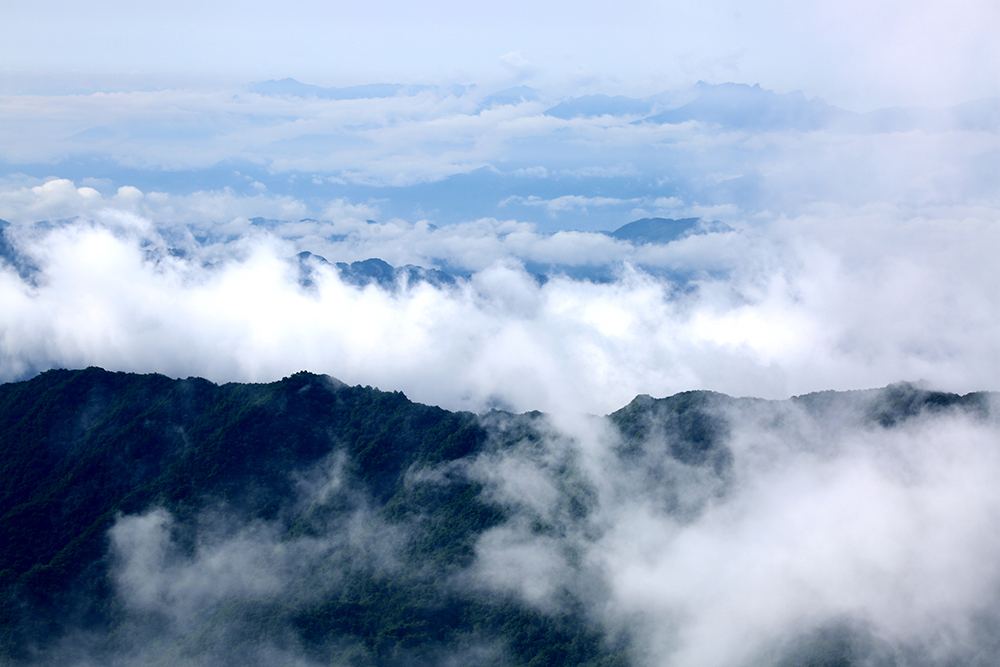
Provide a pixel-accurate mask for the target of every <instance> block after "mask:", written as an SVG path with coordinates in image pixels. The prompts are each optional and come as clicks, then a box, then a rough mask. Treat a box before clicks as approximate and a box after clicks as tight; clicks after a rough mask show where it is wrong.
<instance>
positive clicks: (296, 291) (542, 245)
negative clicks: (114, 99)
mask: <svg viewBox="0 0 1000 667" xmlns="http://www.w3.org/2000/svg"><path fill="white" fill-rule="evenodd" d="M46 188H48V189H50V190H53V191H55V190H58V191H59V192H60V196H62V195H66V196H67V197H70V198H76V199H78V200H84V201H85V200H86V198H87V197H88V196H91V195H88V194H87V193H86V188H74V187H72V184H67V183H60V182H50V183H48V184H46V185H45V186H42V188H41V189H42V191H43V194H44V193H45V192H46ZM81 191H83V193H82V194H81ZM32 194H34V191H32ZM130 196H131V193H130V192H129V191H127V190H126V191H124V192H119V194H118V195H116V201H117V200H123V199H128V198H129V197H130ZM147 198H148V197H147ZM175 204H183V202H176V201H175V200H172V199H170V198H167V199H165V200H164V202H162V203H161V205H164V206H173V205H175ZM330 211H331V213H333V214H335V215H339V216H340V217H337V218H334V219H331V220H329V221H324V222H320V221H310V220H307V221H303V222H298V223H267V222H265V221H259V220H258V221H256V222H251V221H248V220H247V219H245V218H235V219H233V220H232V221H230V222H229V223H226V224H224V225H212V224H201V225H199V224H182V223H175V224H154V223H153V222H151V221H150V219H148V218H146V217H143V216H142V215H137V214H135V213H126V212H124V211H121V210H113V209H103V210H97V211H96V212H95V213H94V215H92V216H89V217H84V218H76V219H73V220H70V221H67V222H64V223H59V224H55V225H12V226H10V227H8V228H7V229H6V231H5V236H6V237H7V238H8V239H10V240H11V244H12V245H11V247H12V248H13V249H14V250H13V251H12V252H13V253H14V254H12V255H11V257H12V258H13V264H12V263H10V262H7V263H5V265H4V269H3V271H2V274H0V305H2V309H3V311H4V313H5V317H4V319H3V321H2V325H0V326H2V329H0V341H2V346H3V347H2V357H0V372H2V375H3V377H4V378H5V379H8V380H10V379H17V378H20V377H24V376H25V375H26V374H30V373H33V372H35V371H37V370H40V369H44V368H48V367H52V366H68V367H80V366H86V365H91V364H94V365H100V366H103V367H106V368H111V369H116V370H133V371H143V372H146V371H158V372H163V373H166V374H168V375H172V376H188V375H200V376H205V377H208V378H209V379H212V380H215V381H229V380H244V381H245V380H250V381H260V380H272V379H276V378H280V377H282V376H284V375H288V374H290V373H292V372H295V371H297V370H302V369H309V370H311V371H315V372H324V373H328V374H330V375H333V376H335V377H338V378H340V379H342V380H344V381H346V382H348V383H362V384H375V385H378V386H381V387H383V388H387V389H388V388H392V389H401V390H403V391H405V392H406V393H407V394H408V395H410V396H411V397H412V398H414V399H415V400H419V401H422V402H429V403H434V404H440V405H443V406H446V407H449V408H471V409H475V410H479V409H482V408H484V407H486V406H489V405H503V406H509V407H513V408H515V409H517V410H528V409H543V410H569V411H582V412H592V413H604V412H608V411H610V410H613V409H616V408H617V407H619V406H621V405H623V404H624V403H626V402H627V401H629V400H630V399H631V398H632V397H633V396H635V395H636V394H639V393H648V394H652V395H658V396H662V395H667V394H670V393H674V392H676V391H682V390H687V389H695V388H707V389H713V390H718V391H723V392H726V393H730V394H733V395H756V396H764V397H772V398H777V397H786V396H788V395H791V394H798V393H803V392H807V391H815V390H821V389H829V388H836V389H846V388H861V387H869V386H879V385H885V384H888V383H890V382H893V381H898V380H901V379H909V380H924V381H927V382H929V383H931V385H933V386H936V387H940V388H944V389H952V390H961V391H971V390H977V389H996V388H998V387H997V383H996V379H995V377H994V376H993V375H994V374H993V373H992V370H991V369H993V368H995V367H996V363H997V362H998V361H1000V346H998V344H997V341H998V340H1000V336H998V333H1000V330H998V329H1000V308H998V304H1000V293H998V291H997V290H998V289H1000V288H998V287H997V285H1000V275H998V269H997V266H996V263H995V262H994V261H992V255H991V251H990V249H991V248H993V247H996V244H997V243H998V242H1000V239H998V238H997V235H998V233H1000V232H998V230H997V227H996V224H995V220H996V213H995V211H993V210H992V209H989V208H976V207H957V206H952V207H933V208H932V207H925V208H921V209H910V210H906V209H901V208H899V207H887V206H879V207H859V208H847V207H830V206H827V207H815V210H813V211H811V212H810V213H809V214H806V215H802V216H798V217H794V218H789V217H785V216H776V217H772V218H770V219H762V218H757V219H754V220H745V221H743V222H737V223H735V226H734V227H732V228H720V229H723V231H712V232H711V233H699V234H694V235H690V236H686V237H683V238H681V239H679V240H676V241H674V242H672V243H669V244H665V245H664V244H660V245H657V244H653V245H642V246H639V247H634V246H633V245H631V244H629V243H627V242H624V241H618V240H615V239H613V238H611V237H608V236H605V235H602V234H592V233H583V232H558V233H555V234H543V233H539V232H538V231H536V229H535V228H534V227H533V226H532V225H530V224H526V223H517V222H513V221H507V222H504V221H497V220H492V219H484V220H480V221H476V222H470V223H466V224H463V225H455V226H447V227H442V228H434V227H432V226H429V225H427V224H426V223H416V224H412V223H407V222H405V221H401V220H394V221H390V222H386V223H369V222H365V221H364V220H360V219H358V218H357V217H349V216H351V215H352V214H362V215H363V214H365V212H366V211H365V209H364V208H363V207H361V208H359V207H355V206H353V205H351V204H349V203H347V202H340V203H338V204H336V205H335V206H333V207H332V208H331V209H330ZM305 250H308V251H310V252H313V253H315V254H318V255H321V256H323V257H325V258H326V259H327V260H329V261H330V262H351V261H357V260H362V259H367V258H369V257H380V258H382V259H384V260H386V261H387V262H389V263H390V264H393V265H395V266H402V265H405V264H413V265H419V266H425V267H428V268H443V269H446V270H448V271H451V272H453V273H455V274H456V275H458V276H459V277H460V278H459V280H458V282H457V283H456V284H454V285H441V286H435V285H432V284H429V283H422V282H417V283H412V284H403V285H399V286H398V288H397V289H395V290H390V289H384V288H381V287H378V286H376V285H370V286H367V287H364V288H359V287H357V286H355V285H353V284H350V283H349V282H344V281H343V280H342V279H341V277H340V275H339V274H338V273H337V271H336V270H335V267H333V266H331V265H327V264H322V263H320V262H318V260H300V259H299V258H298V257H297V256H296V254H297V253H299V252H301V251H305ZM302 261H305V262H306V264H305V265H302ZM18 266H20V267H21V269H18V268H17V267H18ZM23 267H34V270H35V273H34V274H32V275H28V274H26V273H25V272H24V268H23ZM305 269H308V271H309V272H310V276H311V280H312V285H310V286H303V284H302V282H301V278H302V275H303V274H302V271H303V270H305ZM19 271H20V273H19ZM540 276H542V277H540Z"/></svg>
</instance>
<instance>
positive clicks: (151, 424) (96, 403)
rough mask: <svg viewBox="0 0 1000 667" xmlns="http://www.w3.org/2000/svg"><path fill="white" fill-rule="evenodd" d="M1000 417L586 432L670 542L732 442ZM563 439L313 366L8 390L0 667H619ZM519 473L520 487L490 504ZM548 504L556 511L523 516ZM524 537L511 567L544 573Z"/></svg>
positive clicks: (57, 381)
mask: <svg viewBox="0 0 1000 667" xmlns="http://www.w3.org/2000/svg"><path fill="white" fill-rule="evenodd" d="M992 400H993V399H992V397H991V396H989V395H987V394H969V395H966V396H958V395H954V394H945V393H939V392H930V391H925V390H922V389H919V388H917V387H915V386H913V385H908V384H900V385H893V386H891V387H888V388H885V389H881V390H871V391H864V392H846V393H844V392H841V393H837V392H823V393H820V394H809V395H806V396H801V397H797V398H794V399H790V400H788V401H763V400H759V399H737V398H731V397H729V396H725V395H723V394H716V393H712V392H705V391H693V392H685V393H681V394H677V395H674V396H671V397H667V398H663V399H654V398H651V397H649V396H639V397H636V399H635V400H633V401H632V402H631V403H629V405H627V406H625V407H624V408H622V409H620V410H618V411H616V412H614V413H612V414H610V415H608V416H607V417H605V418H601V419H600V420H599V421H600V422H601V423H603V424H604V425H605V426H606V427H607V428H608V429H610V430H609V431H608V433H609V434H615V435H614V438H613V439H612V440H611V441H610V442H612V443H613V446H612V447H611V449H610V450H609V455H610V458H609V459H608V460H607V461H605V463H604V467H605V468H608V467H609V466H610V469H613V471H614V473H613V474H615V475H620V476H622V483H624V484H625V486H624V487H622V489H623V491H624V490H626V489H627V493H628V494H629V495H630V496H633V497H636V498H646V501H644V502H649V503H653V504H654V505H655V506H656V507H658V508H660V509H659V510H658V511H662V512H665V513H666V514H667V515H668V516H673V517H675V520H676V522H678V523H677V525H678V526H683V525H685V524H686V523H689V522H691V521H694V520H696V519H697V517H699V516H701V515H702V514H703V513H705V512H707V511H709V510H710V509H711V508H712V507H713V506H714V505H715V504H717V503H718V502H721V500H720V499H725V498H726V497H727V496H728V495H729V494H731V492H732V491H733V490H734V489H737V488H739V485H740V484H741V481H740V477H739V475H740V473H739V466H737V465H736V461H737V458H736V457H737V453H736V450H734V449H733V447H732V442H733V439H734V438H735V437H736V436H735V433H736V431H737V430H738V429H740V428H743V425H745V424H753V425H754V426H753V428H754V429H756V430H754V431H753V432H754V433H759V434H772V435H771V436H770V437H776V434H779V433H781V429H782V428H785V426H783V425H787V424H789V423H800V422H801V423H803V424H805V426H804V428H805V429H806V430H805V431H803V432H809V430H810V429H812V430H815V428H817V426H818V425H825V426H823V428H825V429H827V431H826V432H828V433H833V432H834V431H835V429H843V428H855V427H856V428H858V429H860V431H859V432H862V433H867V434H869V435H868V436H866V437H869V438H870V437H872V435H871V434H873V433H875V432H877V431H885V430H892V429H898V428H901V427H904V428H905V427H906V425H907V424H911V423H913V424H919V423H921V422H920V420H925V421H926V420H927V419H933V418H935V416H936V415H946V414H953V413H955V412H956V411H957V412H958V413H961V414H964V415H967V418H968V419H970V420H973V421H975V420H980V421H981V420H984V419H988V418H990V417H989V415H990V409H991V408H990V406H991V401H992ZM803 420H805V421H803ZM810 424H811V425H810ZM831 429H833V430H831ZM609 437H610V436H609ZM759 437H765V436H764V435H761V436H759ZM574 442H575V441H574V436H569V435H564V434H560V433H559V432H558V430H557V429H555V428H554V427H553V425H552V424H551V423H550V422H549V420H548V419H547V418H546V416H545V415H542V414H540V413H525V414H520V415H515V414H510V413H506V412H498V411H493V412H489V413H486V414H482V415H473V414H470V413H454V412H449V411H446V410H443V409H440V408H436V407H431V406H426V405H420V404H417V403H413V402H411V401H410V400H408V399H407V398H406V397H405V396H404V395H402V394H401V393H399V392H385V391H380V390H378V389H373V388H371V387H361V386H355V387H351V386H347V385H345V384H343V383H341V382H339V381H337V380H335V379H333V378H330V377H328V376H321V375H314V374H311V373H306V372H301V373H296V374H295V375H292V376H290V377H287V378H284V379H283V380H281V381H278V382H272V383H269V384H225V385H216V384H213V383H211V382H208V381H206V380H202V379H198V378H188V379H185V380H174V379H169V378H167V377H164V376H161V375H135V374H126V373H112V372H107V371H104V370H101V369H98V368H88V369H85V370H75V371H71V370H51V371H47V372H44V373H42V374H40V375H38V376H36V377H35V378H33V379H31V380H28V381H24V382H19V383H11V384H5V385H0V452H2V453H3V456H2V458H0V476H2V484H0V602H2V606H0V661H2V662H3V664H5V665H11V666H18V665H57V664H58V665H84V664H88V665H89V664H109V665H111V664H114V665H158V664H171V665H175V664H181V665H201V664H220V665H274V664H289V665H291V664H349V665H401V664H405V665H440V664H462V665H477V664H482V665H486V664H491V665H492V664H504V665H603V666H611V665H627V664H632V663H631V660H632V658H633V657H634V654H633V652H632V648H631V647H632V642H633V640H634V638H635V637H634V634H633V633H634V632H639V631H641V627H642V626H635V627H634V628H622V627H617V626H616V625H615V624H613V623H612V624H610V625H607V626H605V625H603V624H602V623H601V622H600V619H601V616H600V613H599V612H598V609H599V608H600V604H601V603H597V602H594V601H593V600H592V598H593V597H594V596H597V598H596V599H598V600H600V599H601V598H600V590H601V587H602V586H605V585H607V583H606V582H605V583H602V582H601V581H600V580H597V579H594V577H595V576H598V575H597V574H595V573H594V572H592V571H589V570H587V569H586V567H587V563H586V559H583V558H582V556H581V555H580V553H577V552H576V551H574V550H579V549H580V548H581V547H582V545H584V544H586V543H587V540H597V539H599V537H600V534H601V531H606V530H607V529H608V528H607V527H603V528H602V527H601V526H602V525H603V524H602V519H601V516H602V511H601V508H599V507H598V497H599V493H600V491H599V487H598V486H596V480H594V479H593V478H592V477H591V476H589V475H590V473H588V472H587V467H586V466H585V465H584V464H583V462H582V461H581V460H580V459H579V458H578V457H577V456H576V455H575V454H573V451H574ZM819 454H820V455H823V456H829V453H828V452H827V453H825V454H824V453H823V452H819ZM529 464H530V465H529ZM532 465H538V466H542V467H541V468H539V470H548V471H549V473H547V474H551V475H552V478H551V479H552V482H553V484H554V486H553V487H552V489H551V491H546V490H545V489H546V488H547V487H545V486H544V485H542V486H538V484H539V480H537V479H535V478H533V477H532V476H531V474H528V471H530V469H531V466H532ZM511 466H514V468H513V469H518V468H517V466H521V467H522V468H524V470H525V473H524V474H523V475H520V476H516V477H513V478H511V482H512V483H514V482H516V483H517V484H520V485H521V486H519V487H517V489H518V490H517V492H516V493H514V494H513V495H504V493H502V492H501V487H498V486H496V482H495V479H496V475H501V474H503V471H504V470H508V469H510V467H511ZM609 479H611V478H609ZM491 480H494V481H491ZM532 480H534V481H532ZM697 480H701V481H698V482H697V484H698V486H692V484H693V483H694V482H695V481H697ZM538 493H543V495H544V494H547V493H551V494H552V495H551V498H550V499H549V500H547V501H546V506H548V507H550V510H549V511H548V512H549V513H548V514H546V515H539V514H534V513H532V511H531V510H530V509H527V508H529V507H530V505H526V504H525V503H526V502H528V500H529V499H530V497H531V495H532V494H538ZM604 510H605V511H606V510H607V508H604ZM522 529H523V530H524V531H526V532H525V533H524V535H525V536H531V538H532V539H537V540H541V542H540V543H541V544H551V545H553V546H556V545H560V544H561V545H562V546H559V547H558V548H559V549H564V550H566V551H565V554H564V555H565V558H566V559H567V560H566V562H567V563H568V564H569V565H568V567H569V568H570V571H568V572H567V573H566V574H565V575H564V576H565V577H567V578H565V579H560V581H563V583H562V584H560V585H559V586H556V587H555V588H552V589H551V590H549V589H545V588H544V586H543V587H542V588H537V587H538V586H540V585H541V584H540V583H537V584H533V586H534V588H529V589H528V591H529V593H530V591H534V590H536V589H537V590H540V591H547V592H545V593H544V596H542V597H537V595H541V594H540V593H530V594H526V595H527V596H526V595H521V594H517V593H516V592H515V590H513V589H509V588H505V587H504V586H503V585H499V584H498V583H497V582H503V581H506V580H507V579H509V578H510V577H517V576H528V578H529V579H528V580H529V581H536V578H537V577H542V576H543V575H544V573H545V572H547V570H546V569H545V568H546V567H547V566H546V565H545V563H546V562H547V561H546V560H545V558H543V554H541V553H539V554H537V555H533V556H531V559H540V560H537V565H538V567H539V568H540V569H539V570H538V571H537V572H532V571H530V569H529V571H527V572H522V573H521V574H518V570H517V569H516V568H515V569H513V570H512V569H511V567H513V566H512V565H507V564H506V561H504V560H503V559H501V560H500V561H496V562H494V561H491V560H490V558H489V555H488V554H489V548H490V547H489V545H495V543H496V541H497V540H499V539H505V538H503V536H504V535H512V534H514V533H516V531H518V530H522ZM511 531H514V532H513V533H512V532H511ZM573 535H576V536H577V537H574V538H572V539H570V537H571V536H573ZM588 535H589V537H587V536H588ZM524 539H527V538H526V537H522V538H517V539H515V540H514V541H513V542H511V544H510V545H508V548H510V549H514V551H512V552H501V553H514V554H522V555H525V554H527V555H530V554H533V553H534V552H533V551H531V549H532V548H534V547H531V546H530V545H529V544H528V543H526V542H523V540H524ZM578 539H583V540H584V542H582V543H578V542H576V541H575V540H578ZM518 540H522V541H518ZM573 545H576V546H573ZM574 553H576V555H574ZM529 562H532V561H531V560H530V559H529ZM574 563H575V565H574ZM491 568H493V569H491ZM574 568H576V569H574ZM574 572H577V574H573V573H574ZM497 577H499V579H497ZM539 581H540V580H539ZM574 582H576V583H574ZM532 595H535V596H536V597H532ZM595 605H597V606H595ZM837 623H840V622H839V621H838V622H837ZM845 627H846V628H848V629H844V628H845ZM831 633H832V634H831ZM873 636H874V635H872V634H871V632H870V631H868V630H865V629H864V626H858V627H854V626H844V625H843V624H842V623H841V624H839V625H838V624H836V623H835V624H834V625H833V626H830V628H827V629H824V630H822V631H821V632H819V634H808V635H803V638H802V639H801V640H799V641H796V642H792V643H790V644H789V645H788V646H789V647H791V648H787V649H783V648H780V647H778V648H776V649H775V650H779V649H780V651H779V653H780V655H783V656H784V658H781V659H779V660H776V661H774V663H773V664H783V665H784V664H789V665H790V664H816V665H829V666H831V667H832V665H849V664H855V660H857V661H858V662H857V663H856V664H869V662H871V661H868V662H865V660H867V658H866V657H865V656H866V655H868V654H864V655H862V654H860V653H858V652H859V651H861V650H862V649H863V648H864V647H865V646H868V644H866V643H865V642H869V643H870V642H871V641H873V640H872V637H873ZM866 650H867V649H866ZM782 651H784V653H782ZM780 655H779V657H780ZM852 656H853V657H852ZM869 657H870V656H869ZM871 664H890V663H882V662H877V661H876V662H872V663H871Z"/></svg>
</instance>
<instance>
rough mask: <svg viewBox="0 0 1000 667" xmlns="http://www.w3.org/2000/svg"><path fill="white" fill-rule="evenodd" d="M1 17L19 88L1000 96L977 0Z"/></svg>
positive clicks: (202, 7) (125, 8)
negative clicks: (756, 88) (720, 89)
mask: <svg viewBox="0 0 1000 667" xmlns="http://www.w3.org/2000/svg"><path fill="white" fill-rule="evenodd" d="M4 14H5V21H4V26H3V27H2V28H0V31H2V32H0V35H2V37H3V39H2V40H0V44H2V46H0V62H2V64H3V67H4V73H5V78H7V79H8V81H7V82H6V85H7V86H15V87H17V86H20V87H25V88H27V87H32V88H37V87H42V88H44V87H46V86H47V85H59V84H62V85H70V86H73V85H75V86H79V87H82V88H88V87H90V86H96V85H108V86H125V87H139V88H141V87H144V86H148V85H153V86H160V85H164V83H166V82H170V83H172V84H173V85H178V83H181V82H193V83H197V82H205V83H208V82H216V83H218V82H227V83H230V84H233V83H243V82H245V81H253V80H264V79H271V78H275V79H280V78H284V77H286V76H291V77H294V78H297V79H299V80H307V81H309V82H310V83H316V84H319V85H327V86H338V85H339V86H344V85H355V84H364V83H372V82H378V81H389V82H393V83H395V82H403V83H470V82H473V81H478V80H482V79H484V78H490V79H502V78H507V79H510V80H518V81H527V80H534V81H550V82H553V83H556V84H558V85H559V86H562V87H563V88H564V90H565V89H573V88H586V87H588V86H589V87H591V88H593V87H595V86H600V85H603V86H609V85H610V86H612V87H615V88H619V89H620V90H621V91H628V90H632V91H633V92H645V93H646V94H650V93H655V92H659V91H660V90H663V89H668V88H672V87H676V86H678V85H683V84H690V83H693V82H694V81H697V80H698V79H705V80H709V81H712V82H715V83H717V82H722V81H738V82H746V83H760V84H761V85H762V86H764V87H766V88H769V89H775V90H778V91H780V92H790V91H792V90H803V91H804V92H805V93H806V94H807V95H808V96H810V97H813V96H819V97H822V98H824V99H826V100H827V101H829V102H830V103H832V104H837V105H842V106H846V107H848V108H851V109H854V110H857V111H867V110H870V109H873V108H877V107H879V106H895V105H908V104H924V105H934V104H941V105H944V104H954V103H957V102H962V101H965V100H967V99H973V98H977V97H987V96H995V95H996V94H997V92H998V88H997V86H998V80H997V77H998V74H1000V72H998V64H997V63H998V55H1000V54H998V48H1000V47H998V46H997V44H996V40H995V39H992V35H993V34H994V29H995V27H996V26H997V22H998V20H1000V10H998V9H997V7H996V4H995V3H992V2H989V1H988V0H962V1H961V2H958V3H949V4H948V5H945V4H943V3H939V2H928V1H924V2H916V3H907V2H901V1H899V0H877V1H876V2H834V1H833V0H822V1H820V2H813V3H797V2H791V1H790V0H771V1H769V2H763V3H753V4H747V3H742V2H738V1H736V0H725V1H713V2H708V3H679V2H662V1H650V0H644V1H632V2H625V3H613V4H612V3H609V2H584V3H577V2H568V1H564V0H559V1H556V2H547V3H541V4H539V3H532V2H526V1H523V2H522V1H517V2H504V3H499V2H489V3H467V2H458V1H440V0H439V1H438V2H434V3H431V4H421V5H413V4H411V3H400V2H394V1H392V0H381V1H379V2H373V3H365V4H364V5H349V4H345V3H327V2H315V1H309V0H296V1H295V2H292V3H289V4H285V5H282V6H281V7H280V8H278V7H276V6H274V5H272V4H270V3H264V2H250V3H247V2H239V3H237V2H227V1H221V2H220V1H218V0H215V1H210V2H190V1H182V2H176V3H167V4H164V3H130V2H103V3H99V4H98V5H96V6H86V7H85V6H81V5H79V4H78V3H72V2H68V1H66V0H46V1H45V2H41V3H27V2H22V1H20V0H15V1H14V2H10V3H7V4H6V6H5V11H4ZM509 54H516V55H515V56H510V55H509ZM616 92H618V91H616Z"/></svg>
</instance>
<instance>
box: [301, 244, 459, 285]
mask: <svg viewBox="0 0 1000 667" xmlns="http://www.w3.org/2000/svg"><path fill="white" fill-rule="evenodd" d="M298 261H299V284H300V285H302V286H303V287H312V286H313V284H314V282H313V272H314V268H313V266H314V263H315V264H318V265H321V266H322V265H325V266H330V262H329V261H327V259H326V258H325V257H323V256H321V255H315V254H313V253H311V252H308V251H303V252H300V253H299V254H298ZM333 266H335V267H336V268H337V273H338V275H339V276H340V278H341V280H343V281H344V282H346V283H348V284H351V285H354V286H356V287H366V286H368V285H378V286H379V287H381V288H383V289H387V290H389V291H395V290H396V289H397V288H398V287H399V286H400V285H415V284H417V283H429V284H431V285H433V286H434V287H444V286H446V285H454V284H455V277H454V276H452V275H450V274H448V273H445V272H444V271H439V270H438V269H427V268H424V267H422V266H415V265H413V264H406V265H404V266H400V267H395V266H392V265H391V264H389V263H388V262H386V261H384V260H381V259H379V258H378V257H372V258H370V259H365V260H362V261H359V262H351V263H350V264H348V263H346V262H337V263H336V264H334V265H333Z"/></svg>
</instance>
